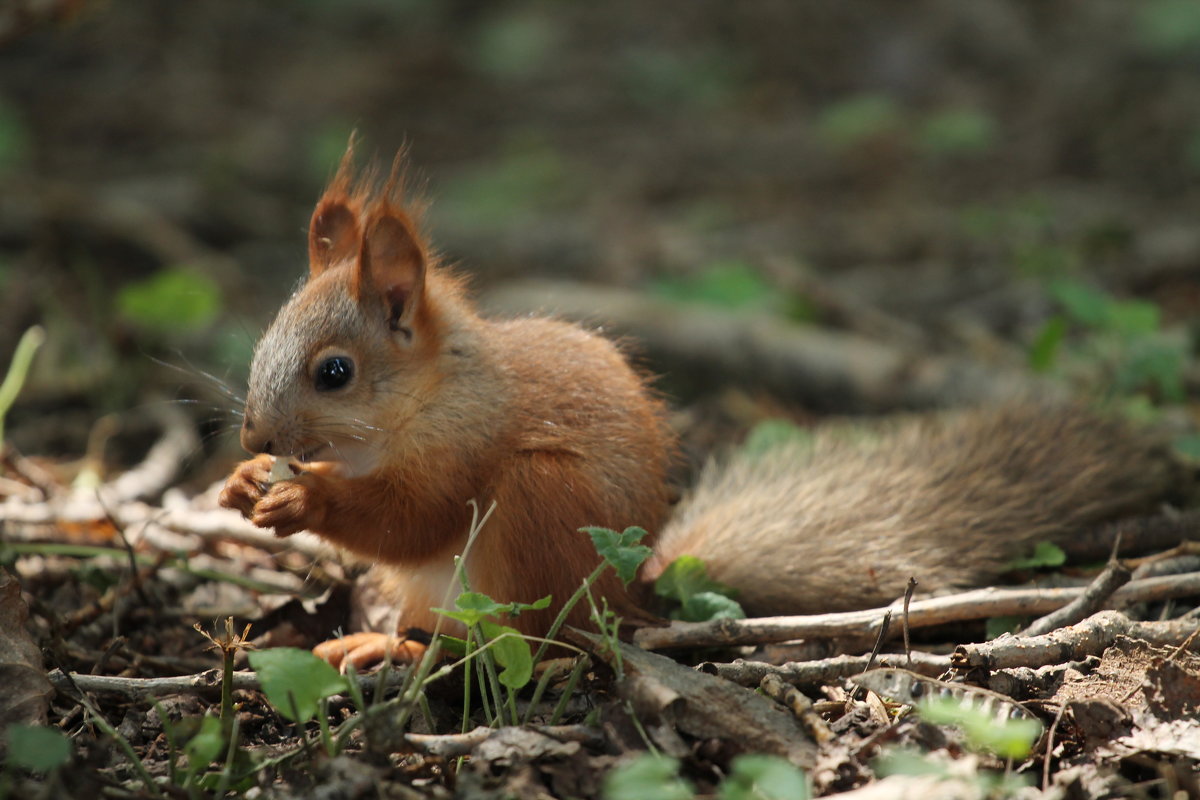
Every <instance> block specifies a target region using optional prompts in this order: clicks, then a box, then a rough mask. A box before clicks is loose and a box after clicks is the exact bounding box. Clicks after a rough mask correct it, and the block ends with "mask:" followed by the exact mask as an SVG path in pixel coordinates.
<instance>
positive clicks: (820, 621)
mask: <svg viewBox="0 0 1200 800" xmlns="http://www.w3.org/2000/svg"><path fill="white" fill-rule="evenodd" d="M1084 591H1085V588H1084V587H1069V588H1059V589H997V588H988V589H976V590H974V591H970V592H963V593H961V594H955V595H946V596H944V597H934V598H928V599H925V600H917V601H914V602H913V603H912V604H911V606H910V607H909V625H910V627H912V628H922V627H930V626H933V625H942V624H945V623H947V622H961V621H964V620H972V619H985V618H988V617H998V616H1031V615H1035V614H1037V615H1041V614H1047V613H1049V612H1051V611H1054V610H1055V609H1058V608H1061V607H1062V606H1064V605H1066V604H1067V603H1069V602H1071V601H1072V600H1074V599H1075V598H1077V597H1079V596H1080V595H1081V594H1083V593H1084ZM1197 594H1200V572H1190V573H1185V574H1183V575H1164V576H1161V577H1157V578H1146V579H1145V580H1140V581H1131V582H1129V583H1127V584H1125V585H1124V586H1122V587H1121V588H1120V589H1118V590H1117V591H1116V592H1115V593H1114V594H1113V596H1112V604H1113V605H1121V604H1127V603H1139V602H1152V601H1155V600H1164V599H1166V598H1168V597H1183V596H1188V595H1197ZM895 605H896V604H893V606H892V607H895ZM887 611H888V609H887V608H873V609H868V610H866V611H849V612H844V613H840V614H812V615H808V616H797V617H760V618H758V619H741V620H730V619H724V620H716V621H713V622H673V623H671V624H670V625H668V626H665V627H661V628H642V629H641V630H639V631H637V632H636V633H635V634H634V637H633V641H634V643H635V644H637V645H638V646H639V647H642V648H644V649H646V650H659V649H663V648H668V647H728V646H732V645H746V644H766V643H769V642H783V641H787V640H789V639H803V638H809V637H831V636H832V637H846V636H862V635H863V634H871V633H874V632H875V631H876V630H877V629H878V627H879V626H880V624H881V623H882V620H883V615H884V614H885V613H887Z"/></svg>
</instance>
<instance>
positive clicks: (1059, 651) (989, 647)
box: [950, 584, 1196, 671]
mask: <svg viewBox="0 0 1200 800" xmlns="http://www.w3.org/2000/svg"><path fill="white" fill-rule="evenodd" d="M1129 585H1132V584H1129ZM1195 630H1196V622H1195V621H1194V620H1178V619H1174V620H1166V621H1161V622H1139V621H1137V620H1131V619H1130V618H1129V617H1127V616H1125V615H1124V614H1122V613H1121V612H1119V611H1101V612H1100V613H1099V614H1094V615H1092V616H1091V617H1088V618H1087V619H1085V620H1084V621H1083V622H1080V623H1078V624H1076V625H1071V626H1070V627H1067V628H1059V629H1058V630H1056V631H1053V632H1052V633H1048V634H1046V635H1044V636H1028V637H1026V636H1013V635H1012V634H1005V635H1003V636H1000V637H999V638H996V639H993V640H992V641H990V642H979V643H977V644H964V645H959V646H958V647H956V648H954V654H953V655H952V656H951V657H950V661H951V664H952V665H953V666H954V668H955V669H958V670H968V669H983V670H987V671H991V670H995V669H1005V668H1010V667H1040V666H1043V665H1045V664H1059V663H1062V662H1063V661H1078V660H1080V659H1082V658H1086V657H1087V656H1094V655H1100V653H1102V652H1104V650H1105V649H1106V648H1108V647H1109V646H1110V645H1112V643H1113V642H1114V641H1116V638H1117V637H1118V636H1128V637H1131V638H1134V639H1142V640H1144V641H1147V642H1150V643H1151V644H1170V645H1176V644H1179V643H1180V642H1182V641H1183V640H1185V639H1186V638H1187V637H1188V636H1190V635H1191V634H1192V632H1193V631H1195Z"/></svg>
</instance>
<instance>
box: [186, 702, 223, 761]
mask: <svg viewBox="0 0 1200 800" xmlns="http://www.w3.org/2000/svg"><path fill="white" fill-rule="evenodd" d="M226 744H227V743H226V741H225V736H224V734H223V733H222V731H221V719H220V717H212V716H205V717H204V718H203V719H201V720H200V729H199V730H198V731H196V734H195V735H194V736H192V738H191V739H189V740H188V743H187V744H186V745H184V747H183V752H184V753H186V754H187V757H188V769H189V770H191V771H192V772H198V771H200V770H201V769H203V768H204V767H206V766H208V765H209V764H211V763H213V762H214V761H216V760H217V759H219V758H220V757H221V755H222V754H223V753H224V752H225V749H226Z"/></svg>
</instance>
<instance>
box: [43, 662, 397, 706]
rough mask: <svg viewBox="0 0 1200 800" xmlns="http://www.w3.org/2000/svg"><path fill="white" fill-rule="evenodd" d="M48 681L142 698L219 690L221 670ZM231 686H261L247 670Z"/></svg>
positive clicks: (373, 681) (55, 675) (53, 674)
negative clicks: (152, 676) (144, 676)
mask: <svg viewBox="0 0 1200 800" xmlns="http://www.w3.org/2000/svg"><path fill="white" fill-rule="evenodd" d="M46 677H47V678H49V679H50V684H51V685H52V686H54V688H55V689H58V690H59V691H62V692H72V691H73V689H78V690H79V691H83V692H93V693H96V694H112V695H118V696H120V697H123V698H125V699H127V700H145V699H147V698H150V697H161V696H162V695H168V694H199V695H210V694H220V692H221V670H219V669H211V670H207V671H205V672H200V673H196V674H194V675H178V676H173V677H170V678H123V677H120V676H117V675H83V674H81V673H78V672H72V673H64V672H63V671H62V670H58V669H56V670H51V671H50V672H49V673H47V675H46ZM357 680H358V684H359V686H361V687H362V689H363V691H374V689H375V687H376V686H377V685H378V683H379V676H378V675H375V674H371V675H359V676H357ZM403 680H404V672H402V671H397V670H393V671H392V672H391V673H390V674H389V675H388V677H387V683H386V685H387V686H389V687H391V686H399V685H400V684H401V683H402V682H403ZM233 688H234V689H235V690H243V691H257V690H258V689H261V688H262V687H261V684H260V683H259V680H258V674H257V673H255V672H251V671H248V670H245V671H238V672H234V673H233Z"/></svg>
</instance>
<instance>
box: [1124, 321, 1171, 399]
mask: <svg viewBox="0 0 1200 800" xmlns="http://www.w3.org/2000/svg"><path fill="white" fill-rule="evenodd" d="M1187 357H1188V356H1187V352H1186V350H1185V348H1184V347H1183V346H1182V344H1180V343H1178V342H1174V341H1170V340H1168V339H1165V338H1162V337H1156V336H1147V337H1144V338H1142V339H1140V340H1139V341H1137V342H1136V343H1134V344H1133V345H1132V346H1131V347H1130V348H1129V350H1128V352H1127V353H1126V356H1125V359H1124V361H1122V362H1121V364H1120V365H1119V366H1118V368H1117V371H1116V375H1114V376H1113V384H1114V390H1115V391H1116V392H1117V393H1118V394H1128V393H1132V392H1136V391H1138V390H1140V389H1151V390H1153V391H1155V392H1157V393H1158V394H1159V395H1161V397H1162V399H1164V400H1166V401H1167V402H1169V403H1182V402H1183V400H1184V398H1185V397H1186V396H1187V392H1186V390H1185V389H1184V385H1183V371H1184V368H1185V365H1186V362H1187Z"/></svg>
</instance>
